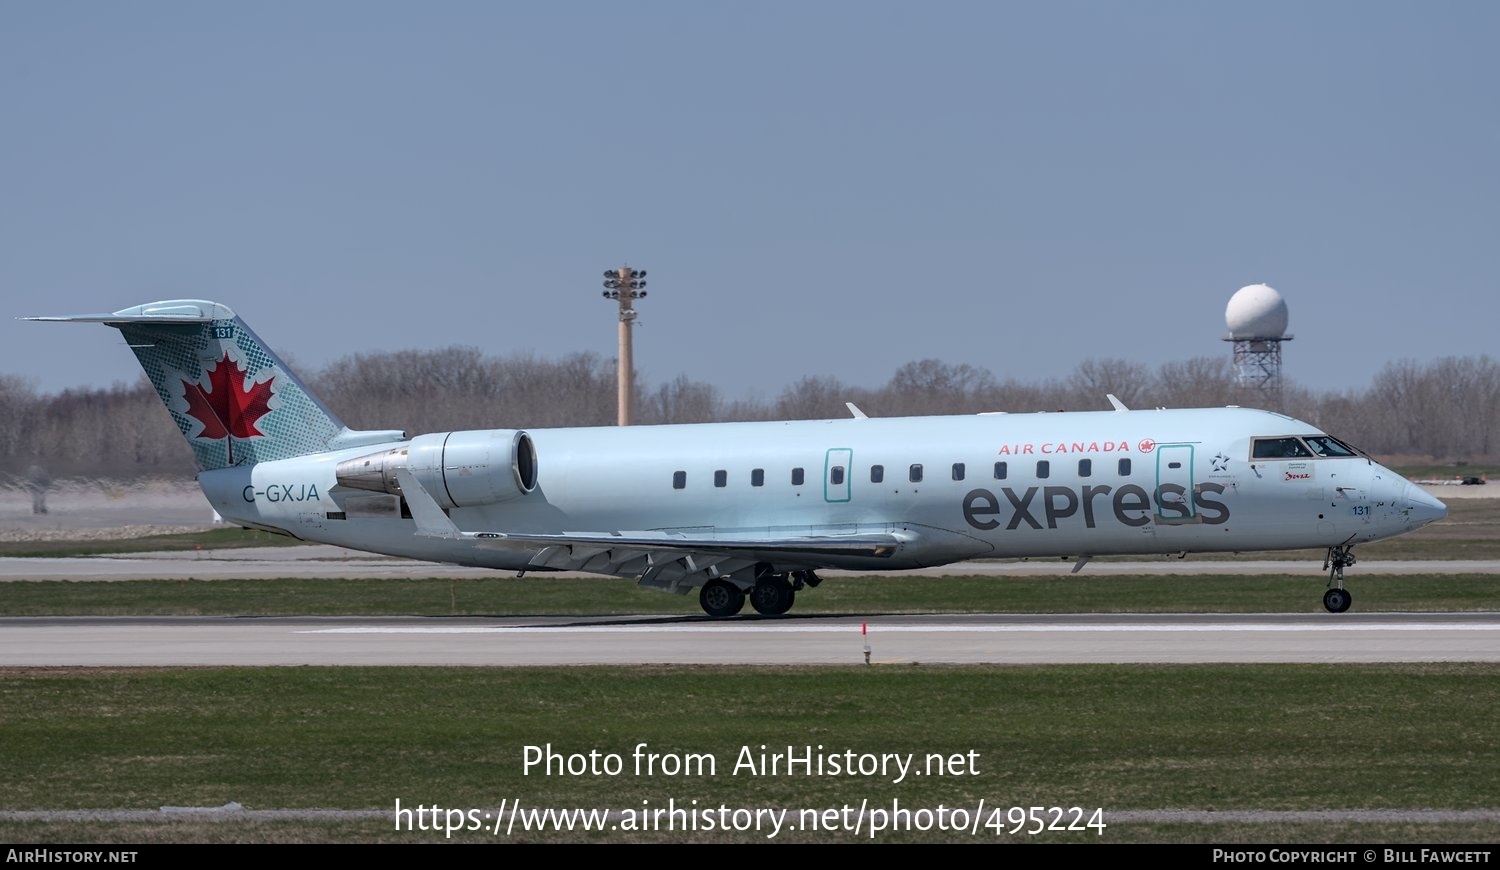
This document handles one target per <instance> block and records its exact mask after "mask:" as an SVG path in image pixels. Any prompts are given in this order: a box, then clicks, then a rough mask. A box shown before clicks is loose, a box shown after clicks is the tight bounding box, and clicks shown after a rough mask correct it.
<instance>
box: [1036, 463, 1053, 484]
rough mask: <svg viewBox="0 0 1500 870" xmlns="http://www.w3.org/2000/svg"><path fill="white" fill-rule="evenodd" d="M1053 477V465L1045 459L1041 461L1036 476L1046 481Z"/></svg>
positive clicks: (1037, 464) (1037, 466) (1037, 465)
mask: <svg viewBox="0 0 1500 870" xmlns="http://www.w3.org/2000/svg"><path fill="white" fill-rule="evenodd" d="M1051 475H1052V463H1050V462H1048V461H1047V460H1045V459H1039V460H1037V463H1036V476H1037V479H1038V480H1046V479H1047V478H1048V477H1050V476H1051Z"/></svg>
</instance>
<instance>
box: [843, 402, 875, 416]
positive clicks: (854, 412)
mask: <svg viewBox="0 0 1500 870" xmlns="http://www.w3.org/2000/svg"><path fill="white" fill-rule="evenodd" d="M844 407H845V408H848V409H849V414H850V416H852V417H853V418H854V419H856V420H868V419H869V418H870V415H869V414H866V413H865V412H864V411H861V410H860V409H859V408H858V407H856V406H855V404H854V403H853V402H845V403H844Z"/></svg>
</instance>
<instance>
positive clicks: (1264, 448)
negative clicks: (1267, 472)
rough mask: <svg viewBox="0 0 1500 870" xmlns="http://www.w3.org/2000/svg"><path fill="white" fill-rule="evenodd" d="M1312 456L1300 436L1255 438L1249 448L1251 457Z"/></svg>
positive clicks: (1282, 457)
mask: <svg viewBox="0 0 1500 870" xmlns="http://www.w3.org/2000/svg"><path fill="white" fill-rule="evenodd" d="M1303 456H1312V452H1311V451H1309V450H1308V449H1307V447H1306V446H1305V445H1303V443H1302V439H1301V438H1257V439H1255V446H1254V447H1253V448H1252V449H1251V452H1250V457H1251V458H1252V459H1289V458H1290V459H1295V458H1298V457H1303Z"/></svg>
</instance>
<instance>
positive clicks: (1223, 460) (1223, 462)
mask: <svg viewBox="0 0 1500 870" xmlns="http://www.w3.org/2000/svg"><path fill="white" fill-rule="evenodd" d="M1209 462H1212V463H1213V464H1214V471H1228V470H1229V457H1228V456H1225V455H1224V454H1222V453H1220V454H1219V455H1217V456H1215V457H1214V458H1213V459H1210V460H1209Z"/></svg>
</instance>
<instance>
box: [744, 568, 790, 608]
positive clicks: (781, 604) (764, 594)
mask: <svg viewBox="0 0 1500 870" xmlns="http://www.w3.org/2000/svg"><path fill="white" fill-rule="evenodd" d="M796 600H797V590H795V589H793V588H792V585H791V584H790V583H788V582H786V578H785V577H783V576H781V575H772V576H770V577H762V578H761V579H759V580H757V581H755V585H754V586H752V587H751V588H750V606H751V607H753V608H755V612H756V613H763V614H765V615H766V616H780V615H781V614H783V613H786V612H787V611H788V610H791V609H792V603H793V602H795V601H796Z"/></svg>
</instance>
